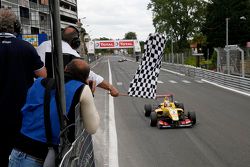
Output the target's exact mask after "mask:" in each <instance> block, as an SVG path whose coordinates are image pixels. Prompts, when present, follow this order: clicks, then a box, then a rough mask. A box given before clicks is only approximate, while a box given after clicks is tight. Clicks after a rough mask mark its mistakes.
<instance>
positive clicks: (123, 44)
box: [119, 41, 134, 47]
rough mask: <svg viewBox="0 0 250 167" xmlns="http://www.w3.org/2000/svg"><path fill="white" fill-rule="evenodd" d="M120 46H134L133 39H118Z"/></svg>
mask: <svg viewBox="0 0 250 167" xmlns="http://www.w3.org/2000/svg"><path fill="white" fill-rule="evenodd" d="M119 46H120V47H132V46H134V41H119Z"/></svg>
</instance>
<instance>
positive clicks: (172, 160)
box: [93, 56, 250, 167]
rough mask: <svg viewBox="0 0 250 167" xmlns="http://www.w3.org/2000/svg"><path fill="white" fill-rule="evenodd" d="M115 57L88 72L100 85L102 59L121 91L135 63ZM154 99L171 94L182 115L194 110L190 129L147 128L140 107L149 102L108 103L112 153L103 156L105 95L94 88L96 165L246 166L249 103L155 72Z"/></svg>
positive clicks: (249, 157) (106, 141)
mask: <svg viewBox="0 0 250 167" xmlns="http://www.w3.org/2000/svg"><path fill="white" fill-rule="evenodd" d="M120 58H121V57H118V56H113V57H105V58H103V59H101V60H100V62H98V63H97V64H96V65H95V66H94V67H93V70H94V71H95V72H97V73H98V74H100V75H102V76H103V77H104V78H105V79H106V80H108V79H109V76H108V74H109V73H108V63H107V62H108V61H107V60H108V59H109V62H110V66H111V72H112V78H113V80H112V82H113V85H114V86H116V87H117V88H118V89H119V90H120V91H121V92H124V93H125V92H127V90H128V87H129V83H130V81H131V80H132V78H133V75H134V73H135V71H136V69H137V67H138V64H137V63H136V62H131V61H126V62H122V63H119V62H118V59H120ZM158 81H160V82H159V83H158V89H157V93H158V94H164V93H173V94H174V97H175V100H177V101H179V102H183V103H184V106H185V110H186V111H195V112H196V117H197V124H196V126H195V127H193V128H185V129H163V130H159V129H157V128H152V127H150V126H149V118H146V117H144V112H143V108H144V104H146V103H151V104H154V103H155V104H157V103H158V102H157V101H155V100H150V99H142V98H134V97H116V98H114V111H115V122H116V132H117V154H118V155H109V150H110V149H111V148H110V142H109V141H110V137H109V124H108V123H109V119H110V117H109V103H108V100H109V95H107V92H105V91H103V90H101V89H97V91H96V94H95V102H96V105H97V108H98V111H99V113H100V115H101V126H100V128H99V130H98V132H97V134H96V135H94V143H95V155H96V156H95V157H96V164H97V166H98V167H99V166H100V167H103V166H110V165H109V159H110V157H111V156H118V162H119V167H168V166H169V167H180V166H185V167H250V104H249V103H250V98H249V97H247V96H244V95H241V94H237V93H234V92H231V91H228V90H224V89H222V88H218V87H215V86H213V85H210V84H207V83H203V82H201V81H199V80H194V79H193V78H189V77H185V76H180V75H176V74H171V73H168V72H165V71H161V72H160V76H159V79H158Z"/></svg>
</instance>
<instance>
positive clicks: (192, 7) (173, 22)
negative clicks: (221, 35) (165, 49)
mask: <svg viewBox="0 0 250 167" xmlns="http://www.w3.org/2000/svg"><path fill="white" fill-rule="evenodd" d="M205 7H206V3H205V2H204V1H200V0H178V1H176V0H151V1H150V3H149V4H148V9H151V10H152V11H153V24H154V26H155V28H156V31H157V32H160V33H164V34H166V36H167V38H168V39H169V40H170V39H174V41H175V51H177V52H179V51H182V50H183V49H184V48H189V44H188V39H189V38H190V37H192V35H193V34H194V33H196V32H198V31H199V30H200V27H201V24H202V23H203V22H204V21H205V17H204V16H205Z"/></svg>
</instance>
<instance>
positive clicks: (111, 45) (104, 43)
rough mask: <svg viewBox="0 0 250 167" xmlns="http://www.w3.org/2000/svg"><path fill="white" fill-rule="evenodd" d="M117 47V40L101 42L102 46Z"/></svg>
mask: <svg viewBox="0 0 250 167" xmlns="http://www.w3.org/2000/svg"><path fill="white" fill-rule="evenodd" d="M113 47H115V42H100V48H113Z"/></svg>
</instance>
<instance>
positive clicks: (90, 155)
mask: <svg viewBox="0 0 250 167" xmlns="http://www.w3.org/2000/svg"><path fill="white" fill-rule="evenodd" d="M60 167H95V159H94V149H93V142H92V136H91V135H90V134H88V133H87V132H86V131H85V129H84V128H83V123H82V120H81V117H80V107H79V104H78V105H77V107H76V109H75V141H74V142H73V143H72V145H71V147H70V148H69V150H67V152H66V153H65V154H64V157H63V159H62V162H61V164H60Z"/></svg>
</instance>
